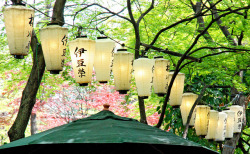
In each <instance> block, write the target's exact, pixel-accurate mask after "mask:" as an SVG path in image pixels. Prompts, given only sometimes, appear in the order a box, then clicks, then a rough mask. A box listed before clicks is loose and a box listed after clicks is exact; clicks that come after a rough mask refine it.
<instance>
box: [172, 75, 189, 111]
mask: <svg viewBox="0 0 250 154" xmlns="http://www.w3.org/2000/svg"><path fill="white" fill-rule="evenodd" d="M173 74H174V72H170V73H169V83H170V81H171V78H172V76H173ZM184 79H185V74H184V73H178V75H177V76H176V78H175V80H174V83H173V86H172V89H171V92H170V97H169V105H171V106H173V107H178V106H180V105H181V102H182V94H183V89H184Z"/></svg>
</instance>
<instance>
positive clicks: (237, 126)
mask: <svg viewBox="0 0 250 154" xmlns="http://www.w3.org/2000/svg"><path fill="white" fill-rule="evenodd" d="M230 110H231V111H234V112H235V114H234V119H235V121H234V133H240V132H241V128H242V121H243V107H242V106H239V105H232V106H231V107H230Z"/></svg>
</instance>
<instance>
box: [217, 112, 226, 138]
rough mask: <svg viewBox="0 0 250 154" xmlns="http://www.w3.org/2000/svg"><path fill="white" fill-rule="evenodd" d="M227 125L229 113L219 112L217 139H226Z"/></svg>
mask: <svg viewBox="0 0 250 154" xmlns="http://www.w3.org/2000/svg"><path fill="white" fill-rule="evenodd" d="M226 126H227V114H226V113H224V112H219V119H218V125H217V131H216V133H215V139H214V140H215V141H224V140H225V134H226Z"/></svg>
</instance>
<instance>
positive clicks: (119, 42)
mask: <svg viewBox="0 0 250 154" xmlns="http://www.w3.org/2000/svg"><path fill="white" fill-rule="evenodd" d="M21 2H22V3H24V4H26V5H29V6H30V7H31V8H33V9H34V10H36V11H38V12H40V13H41V14H43V15H45V16H46V17H49V18H51V19H52V18H53V17H51V16H49V15H48V14H46V13H43V12H42V11H41V10H39V9H37V8H35V7H34V6H32V5H31V4H28V3H27V2H25V1H21ZM56 21H58V22H62V23H64V24H66V25H69V26H72V27H76V28H78V29H92V30H97V31H98V32H99V33H100V34H102V35H104V36H106V37H108V38H109V39H111V40H113V41H114V42H116V43H118V44H120V45H121V46H122V47H126V48H128V49H131V50H135V51H141V50H138V49H135V48H132V47H129V46H126V45H125V44H124V43H121V41H117V40H115V39H114V38H112V37H110V36H108V35H106V34H104V32H103V31H101V30H99V29H98V28H97V25H96V27H95V28H84V27H82V26H76V25H73V24H69V23H66V22H63V21H61V20H58V19H56ZM142 52H143V51H142Z"/></svg>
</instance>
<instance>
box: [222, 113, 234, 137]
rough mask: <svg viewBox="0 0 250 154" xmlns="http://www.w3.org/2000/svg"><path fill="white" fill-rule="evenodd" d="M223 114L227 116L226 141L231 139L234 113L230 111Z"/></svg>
mask: <svg viewBox="0 0 250 154" xmlns="http://www.w3.org/2000/svg"><path fill="white" fill-rule="evenodd" d="M223 112H224V113H226V114H227V126H226V134H225V138H226V139H229V138H233V135H234V116H235V112H234V111H230V110H226V111H223Z"/></svg>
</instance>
